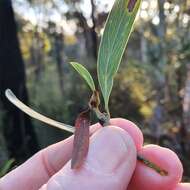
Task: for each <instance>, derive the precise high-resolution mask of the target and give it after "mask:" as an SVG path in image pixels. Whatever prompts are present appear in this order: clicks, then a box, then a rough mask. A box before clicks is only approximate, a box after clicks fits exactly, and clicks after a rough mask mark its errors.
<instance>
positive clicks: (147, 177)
mask: <svg viewBox="0 0 190 190" xmlns="http://www.w3.org/2000/svg"><path fill="white" fill-rule="evenodd" d="M138 154H139V155H142V156H144V157H145V158H146V159H148V160H150V161H152V162H153V163H155V164H157V165H158V166H159V167H160V168H163V169H164V170H166V171H168V176H161V175H160V174H159V173H157V172H156V171H154V170H153V169H151V168H148V167H147V166H145V165H144V164H142V163H140V162H138V163H137V166H136V169H135V172H134V175H133V178H132V180H131V184H130V187H131V188H132V189H135V190H140V189H141V187H142V186H143V187H144V189H146V190H149V189H150V190H152V187H154V190H160V189H162V190H166V189H168V188H170V189H172V188H174V187H175V186H176V184H177V183H179V182H180V181H181V178H182V174H183V167H182V164H181V162H180V160H179V158H178V157H177V155H176V154H175V153H174V152H173V151H171V150H169V149H167V148H163V147H160V146H157V145H147V146H145V147H143V148H142V149H141V150H140V151H139V152H138Z"/></svg>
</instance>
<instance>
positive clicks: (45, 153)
mask: <svg viewBox="0 0 190 190" xmlns="http://www.w3.org/2000/svg"><path fill="white" fill-rule="evenodd" d="M112 121H113V123H115V124H116V125H118V126H119V127H121V128H123V129H125V130H126V131H128V133H129V134H130V135H131V136H132V137H133V138H134V141H135V144H136V146H137V147H140V146H142V145H141V144H142V142H141V141H142V140H141V141H139V140H138V139H142V137H141V136H142V135H141V132H140V130H139V129H138V128H137V127H136V126H135V125H134V124H133V123H132V122H129V121H127V120H124V119H113V120H111V123H112ZM100 128H101V126H100V125H99V124H95V125H93V126H92V127H91V129H90V133H91V134H93V133H95V132H96V131H97V130H98V129H100ZM72 146H73V136H71V137H70V138H68V139H66V140H64V141H62V142H59V143H57V144H54V145H51V146H49V147H48V148H46V149H44V150H42V151H40V152H39V153H37V154H36V155H34V156H33V157H32V158H31V159H29V160H28V161H27V162H25V163H24V164H23V165H21V166H20V167H18V168H17V169H15V170H13V171H12V172H10V173H9V174H8V175H6V176H5V177H4V178H2V179H0V189H3V190H4V189H6V190H9V189H15V190H17V189H18V190H20V189H26V187H27V189H28V190H33V189H37V188H39V187H40V186H41V185H42V184H44V183H46V182H47V181H48V179H49V178H50V177H51V176H52V175H53V174H54V173H56V172H57V171H58V170H60V169H61V168H62V167H63V166H64V165H65V163H66V162H67V161H68V160H69V159H70V158H71V152H72ZM36 168H38V172H36ZM26 174H27V175H26ZM20 179H22V180H20Z"/></svg>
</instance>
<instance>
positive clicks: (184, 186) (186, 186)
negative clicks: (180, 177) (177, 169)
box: [174, 183, 190, 190]
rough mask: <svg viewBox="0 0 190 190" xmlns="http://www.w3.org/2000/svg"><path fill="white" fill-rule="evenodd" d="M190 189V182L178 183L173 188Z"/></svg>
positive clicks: (177, 189) (178, 189)
mask: <svg viewBox="0 0 190 190" xmlns="http://www.w3.org/2000/svg"><path fill="white" fill-rule="evenodd" d="M189 189H190V183H179V184H178V185H177V186H176V187H175V188H174V190H189Z"/></svg>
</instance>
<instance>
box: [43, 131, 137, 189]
mask: <svg viewBox="0 0 190 190" xmlns="http://www.w3.org/2000/svg"><path fill="white" fill-rule="evenodd" d="M55 156H56V155H55ZM70 165H71V163H70V161H69V162H68V163H67V164H66V165H65V166H64V167H63V168H62V169H61V170H60V171H59V172H58V173H57V174H55V175H54V176H53V177H52V178H51V179H50V180H49V181H48V183H47V184H45V185H44V186H43V187H42V188H41V189H40V190H62V189H65V190H66V189H69V190H89V189H91V190H97V189H101V190H115V189H117V190H126V188H127V186H128V184H129V181H130V179H131V176H132V174H133V171H134V169H135V165H136V148H135V145H134V142H133V140H132V138H131V137H130V136H129V134H128V133H127V132H126V131H124V130H122V129H120V128H118V127H105V128H102V129H100V130H98V132H96V133H95V134H94V135H93V136H92V137H91V139H90V146H89V152H88V155H87V158H86V161H85V163H84V164H83V166H82V167H81V168H80V169H77V170H72V169H70Z"/></svg>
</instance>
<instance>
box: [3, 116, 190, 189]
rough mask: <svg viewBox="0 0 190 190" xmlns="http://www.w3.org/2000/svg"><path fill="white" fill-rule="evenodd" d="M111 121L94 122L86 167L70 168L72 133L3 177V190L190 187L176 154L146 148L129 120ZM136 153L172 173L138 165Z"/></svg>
mask: <svg viewBox="0 0 190 190" xmlns="http://www.w3.org/2000/svg"><path fill="white" fill-rule="evenodd" d="M111 125H112V126H110V127H105V128H101V129H100V126H99V125H98V124H96V125H94V126H92V128H91V140H90V146H89V152H88V155H87V158H86V161H85V163H84V165H83V166H82V167H81V169H79V170H71V169H70V159H71V153H72V144H73V136H72V137H70V138H68V139H66V140H64V141H62V142H59V143H57V144H54V145H52V146H50V147H48V148H46V149H44V150H42V151H40V152H39V153H37V154H36V155H34V156H33V157H32V158H31V159H29V160H28V161H27V162H25V163H24V164H23V165H21V166H20V167H18V168H17V169H15V170H13V171H12V172H10V173H9V174H7V175H6V176H4V177H3V178H1V179H0V190H13V189H14V190H38V189H40V190H62V189H64V190H66V189H69V190H97V189H100V190H126V189H127V190H160V189H162V190H190V184H182V183H180V180H181V177H182V172H183V169H182V164H181V162H180V161H179V159H178V157H177V156H176V154H175V153H173V152H172V151H170V150H169V149H166V148H162V147H159V146H156V145H148V146H144V147H143V146H142V144H143V136H142V133H141V131H140V130H139V129H138V128H137V127H136V126H135V125H134V124H133V123H132V122H130V121H127V120H124V119H112V120H111ZM114 126H117V127H114ZM137 151H138V153H139V154H141V155H144V156H145V157H146V158H148V159H150V160H151V161H153V162H155V163H157V164H158V165H160V166H161V167H163V168H164V169H166V170H167V171H168V172H169V175H168V176H164V177H163V176H160V175H159V174H158V173H156V172H155V171H154V170H152V169H150V168H148V167H147V166H144V165H143V164H141V163H139V162H137V163H136V152H137ZM132 175H133V176H132Z"/></svg>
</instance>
